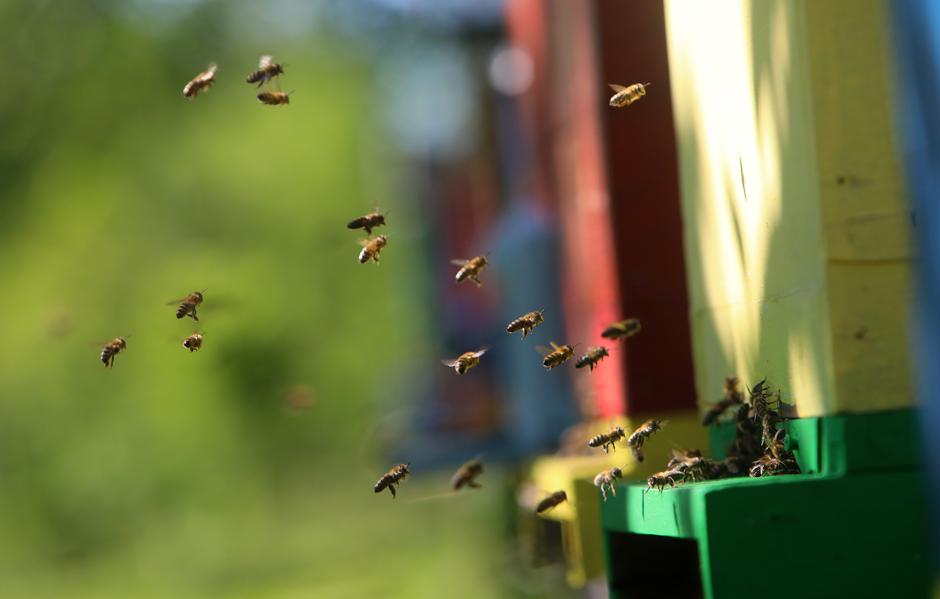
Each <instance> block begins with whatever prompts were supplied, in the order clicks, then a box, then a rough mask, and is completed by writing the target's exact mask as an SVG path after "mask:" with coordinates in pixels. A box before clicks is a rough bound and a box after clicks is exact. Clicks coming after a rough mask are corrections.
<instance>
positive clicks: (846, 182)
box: [665, 0, 912, 416]
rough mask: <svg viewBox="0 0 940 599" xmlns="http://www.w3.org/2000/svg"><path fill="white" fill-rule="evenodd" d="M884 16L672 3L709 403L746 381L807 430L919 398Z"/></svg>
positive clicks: (687, 218)
mask: <svg viewBox="0 0 940 599" xmlns="http://www.w3.org/2000/svg"><path fill="white" fill-rule="evenodd" d="M882 8H883V6H882V3H881V2H879V1H878V0H862V1H856V0H844V1H843V0H835V1H833V2H805V1H803V0H799V1H793V0H720V1H716V2H708V3H702V2H697V1H695V0H667V1H666V3H665V11H666V22H667V37H668V44H669V61H670V71H671V77H672V98H673V104H674V112H675V115H676V116H675V118H676V128H677V137H678V141H679V160H680V172H681V187H682V196H683V197H682V206H683V218H684V233H685V251H686V268H687V273H688V278H689V292H690V304H691V306H690V319H691V323H692V330H693V353H694V356H695V369H696V386H697V389H698V392H699V396H700V400H702V399H704V400H706V401H708V400H709V399H712V398H715V397H716V396H718V395H719V394H720V391H721V381H722V378H723V377H724V376H725V375H727V374H730V373H736V374H738V375H739V376H741V377H743V379H744V380H746V381H755V380H758V379H760V378H764V377H767V378H768V380H769V381H770V382H771V384H772V385H773V386H775V387H780V388H781V389H782V392H783V397H784V399H785V400H786V401H791V402H795V403H796V404H797V407H798V409H799V412H800V414H801V415H804V416H818V415H825V414H832V413H835V412H839V411H853V410H855V411H857V410H873V409H887V408H892V407H900V406H903V405H909V404H910V403H911V402H912V396H911V393H910V387H909V385H908V384H907V382H906V380H907V377H908V376H909V375H908V366H907V361H908V353H907V342H906V339H907V335H908V333H907V329H906V326H905V319H906V314H907V309H908V303H909V302H908V301H907V296H908V294H909V292H908V283H907V275H906V274H905V273H906V271H907V269H908V268H909V264H908V262H909V259H910V254H909V251H908V249H907V244H908V241H907V240H908V239H909V231H908V230H907V224H906V223H907V222H908V220H907V219H906V218H905V214H904V201H905V199H904V191H903V187H902V185H901V183H900V178H899V176H898V164H897V163H898V158H897V153H896V150H895V147H894V145H893V140H892V131H893V124H892V123H891V121H890V106H887V105H886V103H887V102H889V98H890V93H889V78H888V76H887V74H886V70H887V64H888V63H887V59H886V58H885V57H884V54H885V53H887V52H888V48H887V46H886V32H885V30H884V29H883V27H884V25H883V23H882V21H883V20H884V14H883V12H884V11H883V10H882ZM850 13H851V14H853V16H852V18H851V19H849V23H848V24H846V23H844V22H840V18H842V17H843V16H844V15H846V14H850ZM861 90H867V93H865V94H860V91H861ZM872 99H877V101H870V100H872ZM864 100H869V101H864ZM840 177H841V178H840ZM872 246H880V247H878V248H875V247H872ZM869 335H870V336H869ZM888 371H890V372H888Z"/></svg>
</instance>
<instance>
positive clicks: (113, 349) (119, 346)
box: [101, 337, 127, 368]
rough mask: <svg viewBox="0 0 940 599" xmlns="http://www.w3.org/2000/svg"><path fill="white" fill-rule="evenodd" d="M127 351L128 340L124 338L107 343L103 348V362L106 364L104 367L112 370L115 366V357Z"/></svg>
mask: <svg viewBox="0 0 940 599" xmlns="http://www.w3.org/2000/svg"><path fill="white" fill-rule="evenodd" d="M125 349H127V339H125V338H124V337H118V338H117V339H113V340H111V341H108V342H107V343H105V345H104V347H103V348H101V362H102V363H103V364H104V367H105V368H111V367H112V366H114V356H116V355H118V354H119V353H121V352H122V351H124V350H125Z"/></svg>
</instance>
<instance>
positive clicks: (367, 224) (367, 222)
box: [346, 210, 385, 235]
mask: <svg viewBox="0 0 940 599" xmlns="http://www.w3.org/2000/svg"><path fill="white" fill-rule="evenodd" d="M384 224H385V215H384V214H382V213H381V212H379V211H378V210H376V211H375V212H370V213H369V214H366V215H365V216H360V217H359V218H355V219H353V220H351V221H349V224H348V225H346V228H347V229H365V230H366V235H372V229H374V228H376V227H380V226H382V225H384Z"/></svg>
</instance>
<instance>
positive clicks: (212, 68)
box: [203, 62, 219, 79]
mask: <svg viewBox="0 0 940 599" xmlns="http://www.w3.org/2000/svg"><path fill="white" fill-rule="evenodd" d="M218 70H219V65H217V64H215V63H214V62H211V63H209V66H208V67H207V68H206V72H205V73H203V76H205V77H206V78H207V79H209V78H211V77H215V74H216V72H217V71H218Z"/></svg>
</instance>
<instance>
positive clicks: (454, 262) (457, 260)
mask: <svg viewBox="0 0 940 599" xmlns="http://www.w3.org/2000/svg"><path fill="white" fill-rule="evenodd" d="M467 262H470V261H469V260H459V259H454V260H451V261H450V263H451V264H453V265H454V266H463V265H465V264H466V263H467Z"/></svg>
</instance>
